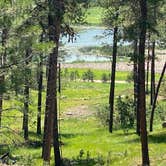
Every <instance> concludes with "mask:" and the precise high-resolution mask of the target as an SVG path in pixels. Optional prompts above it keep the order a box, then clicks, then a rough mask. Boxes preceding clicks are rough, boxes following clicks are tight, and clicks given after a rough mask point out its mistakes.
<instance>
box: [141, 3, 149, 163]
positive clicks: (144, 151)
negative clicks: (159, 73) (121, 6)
mask: <svg viewBox="0 0 166 166" xmlns="http://www.w3.org/2000/svg"><path fill="white" fill-rule="evenodd" d="M140 8H141V19H140V21H141V22H140V43H139V59H138V83H139V93H138V98H139V103H138V109H139V112H140V136H141V145H142V165H143V166H145V165H146V166H148V165H149V151H148V137H147V125H146V93H145V40H146V21H147V2H146V0H140Z"/></svg>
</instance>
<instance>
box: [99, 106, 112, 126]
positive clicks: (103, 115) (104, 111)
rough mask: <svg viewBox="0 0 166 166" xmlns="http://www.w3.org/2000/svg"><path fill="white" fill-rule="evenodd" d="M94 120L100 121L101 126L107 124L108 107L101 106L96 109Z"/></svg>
mask: <svg viewBox="0 0 166 166" xmlns="http://www.w3.org/2000/svg"><path fill="white" fill-rule="evenodd" d="M96 118H97V119H98V120H99V121H100V123H101V124H102V125H103V126H108V124H109V106H108V105H101V106H99V107H97V112H96Z"/></svg>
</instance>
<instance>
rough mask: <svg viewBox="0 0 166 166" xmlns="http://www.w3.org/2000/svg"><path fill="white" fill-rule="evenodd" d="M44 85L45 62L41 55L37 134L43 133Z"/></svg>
mask: <svg viewBox="0 0 166 166" xmlns="http://www.w3.org/2000/svg"><path fill="white" fill-rule="evenodd" d="M42 87H43V62H42V56H41V55H40V62H39V64H38V113H37V134H39V135H40V134H41V109H42Z"/></svg>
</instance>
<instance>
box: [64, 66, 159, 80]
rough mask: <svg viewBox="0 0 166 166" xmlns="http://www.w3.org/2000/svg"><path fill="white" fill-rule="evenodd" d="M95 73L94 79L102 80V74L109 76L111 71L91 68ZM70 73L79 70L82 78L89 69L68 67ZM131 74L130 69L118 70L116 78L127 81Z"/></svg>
mask: <svg viewBox="0 0 166 166" xmlns="http://www.w3.org/2000/svg"><path fill="white" fill-rule="evenodd" d="M90 70H91V71H92V72H93V74H94V80H101V79H102V75H103V74H104V73H105V74H106V75H107V76H109V74H110V71H109V70H98V69H90ZM64 71H65V69H62V72H63V73H64ZM67 71H68V73H69V75H70V73H71V72H75V71H77V72H78V74H79V78H82V75H83V73H85V72H87V71H88V69H85V68H84V69H77V68H68V69H67ZM130 75H131V72H128V71H117V72H116V80H117V81H127V79H128V77H129V76H130ZM159 78H160V74H156V81H158V80H159ZM149 81H150V74H149Z"/></svg>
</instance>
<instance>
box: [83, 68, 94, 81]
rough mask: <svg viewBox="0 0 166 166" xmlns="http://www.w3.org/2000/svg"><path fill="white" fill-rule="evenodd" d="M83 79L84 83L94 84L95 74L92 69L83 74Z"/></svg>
mask: <svg viewBox="0 0 166 166" xmlns="http://www.w3.org/2000/svg"><path fill="white" fill-rule="evenodd" d="M82 79H83V80H84V81H86V80H88V81H91V82H93V80H94V74H93V72H92V71H91V70H90V69H88V71H86V72H84V73H83V75H82Z"/></svg>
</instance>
